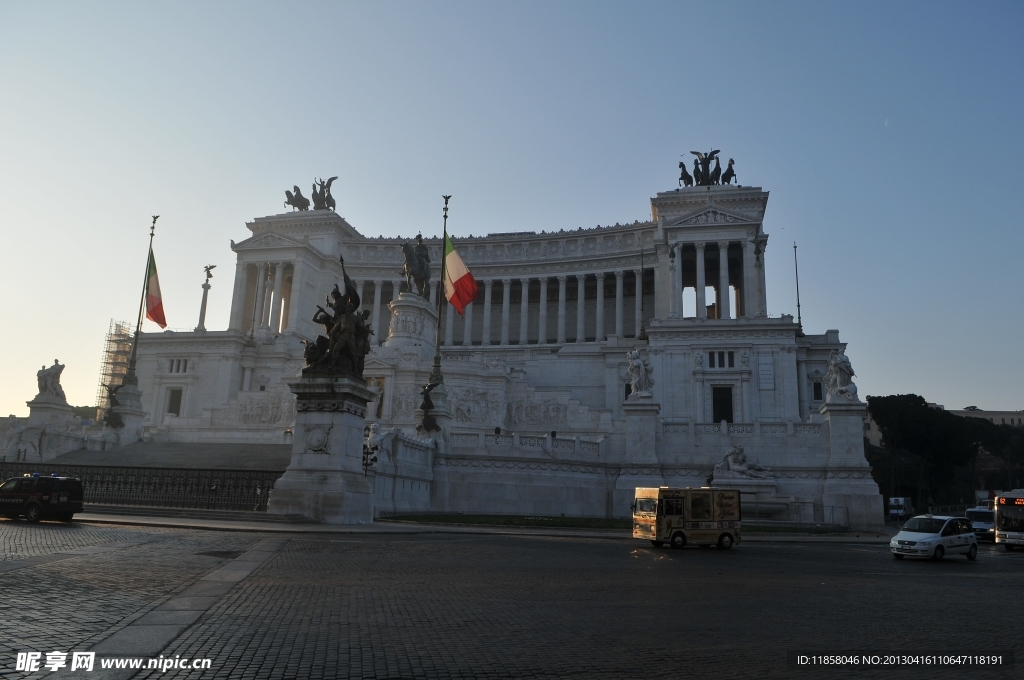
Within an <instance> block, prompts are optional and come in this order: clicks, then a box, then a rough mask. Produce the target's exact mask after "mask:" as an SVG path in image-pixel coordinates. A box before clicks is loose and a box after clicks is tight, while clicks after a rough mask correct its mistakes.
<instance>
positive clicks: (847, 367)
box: [825, 350, 860, 402]
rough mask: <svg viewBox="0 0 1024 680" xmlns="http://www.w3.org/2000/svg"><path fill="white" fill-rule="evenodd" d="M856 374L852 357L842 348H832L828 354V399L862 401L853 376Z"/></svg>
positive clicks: (826, 380) (826, 376) (826, 381)
mask: <svg viewBox="0 0 1024 680" xmlns="http://www.w3.org/2000/svg"><path fill="white" fill-rule="evenodd" d="M854 375H856V374H855V373H854V372H853V365H852V364H850V359H849V358H848V357H847V356H846V353H845V352H843V351H842V350H832V352H831V354H829V356H828V373H826V374H825V384H826V386H827V388H828V395H827V397H826V399H825V400H826V401H829V402H832V401H842V400H846V401H860V400H859V399H858V398H857V385H855V384H854V382H853V380H852V378H853V376H854Z"/></svg>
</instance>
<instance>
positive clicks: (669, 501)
mask: <svg viewBox="0 0 1024 680" xmlns="http://www.w3.org/2000/svg"><path fill="white" fill-rule="evenodd" d="M665 514H666V515H681V514H683V499H682V498H666V499H665Z"/></svg>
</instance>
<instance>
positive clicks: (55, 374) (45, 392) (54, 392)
mask: <svg viewBox="0 0 1024 680" xmlns="http://www.w3.org/2000/svg"><path fill="white" fill-rule="evenodd" d="M63 371H64V365H63V364H61V363H59V362H58V361H57V360H56V359H54V360H53V366H50V367H49V368H47V367H46V366H43V367H42V368H41V369H39V370H38V371H36V380H37V381H38V382H39V395H40V396H49V397H56V398H57V399H60V400H61V401H63V402H65V403H67V397H65V396H64V389H63V388H62V387H61V386H60V374H61V373H62V372H63ZM37 398H38V397H37Z"/></svg>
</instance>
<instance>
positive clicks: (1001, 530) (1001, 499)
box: [992, 489, 1024, 550]
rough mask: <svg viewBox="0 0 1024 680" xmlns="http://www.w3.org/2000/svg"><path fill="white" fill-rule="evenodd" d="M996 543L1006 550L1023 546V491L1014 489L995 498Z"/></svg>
mask: <svg viewBox="0 0 1024 680" xmlns="http://www.w3.org/2000/svg"><path fill="white" fill-rule="evenodd" d="M992 507H993V509H994V510H995V513H996V517H995V520H996V543H1002V544H1003V546H1004V547H1005V548H1006V549H1007V550H1014V549H1016V547H1017V546H1018V545H1024V489H1014V490H1013V491H1007V492H1005V493H1000V494H999V495H997V496H996V497H995V501H994V503H993V506H992Z"/></svg>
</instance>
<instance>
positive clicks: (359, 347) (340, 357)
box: [302, 259, 373, 381]
mask: <svg viewBox="0 0 1024 680" xmlns="http://www.w3.org/2000/svg"><path fill="white" fill-rule="evenodd" d="M341 267H342V275H343V276H344V277H345V293H344V294H343V293H342V292H341V291H340V290H339V289H338V286H337V284H335V286H334V290H333V291H331V294H330V296H328V298H327V301H326V302H325V304H326V305H327V309H324V308H323V307H321V306H320V305H317V312H316V313H315V314H314V315H313V321H314V322H316V323H319V324H323V327H324V331H325V332H326V333H327V335H326V336H324V335H321V336H319V337H317V339H316V343H315V344H314V343H306V349H305V352H304V353H303V355H304V357H305V359H306V368H304V369H303V370H302V373H303V375H307V374H310V373H331V374H334V375H345V376H348V377H350V378H355V379H357V380H360V381H361V380H362V379H363V363H364V360H365V358H366V355H367V354H369V353H370V336H371V335H373V331H372V330H371V329H370V327H369V326H368V325H367V323H366V317H367V316H368V315H369V313H368V312H366V311H363V312H362V313H357V312H356V309H358V308H359V302H360V301H359V294H358V293H357V292H356V287H355V286H354V285H353V284H352V279H350V278H349V277H348V274H346V273H345V260H344V259H342V261H341Z"/></svg>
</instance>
